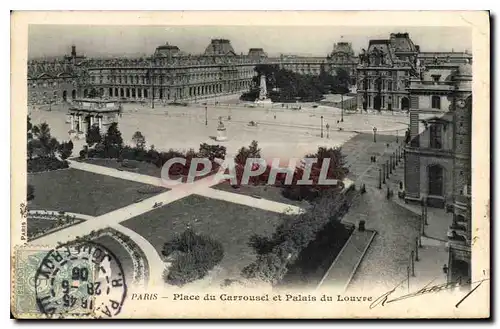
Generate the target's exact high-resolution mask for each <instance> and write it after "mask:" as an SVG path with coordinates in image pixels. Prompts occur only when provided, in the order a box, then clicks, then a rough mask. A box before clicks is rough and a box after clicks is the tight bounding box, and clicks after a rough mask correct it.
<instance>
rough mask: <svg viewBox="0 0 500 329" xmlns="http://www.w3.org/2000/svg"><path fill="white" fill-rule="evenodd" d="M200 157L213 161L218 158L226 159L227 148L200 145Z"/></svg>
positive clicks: (205, 144)
mask: <svg viewBox="0 0 500 329" xmlns="http://www.w3.org/2000/svg"><path fill="white" fill-rule="evenodd" d="M198 157H200V158H208V159H209V160H211V161H213V160H214V159H216V158H217V159H224V158H225V157H226V147H225V146H221V145H209V144H207V143H203V144H200V151H199V152H198Z"/></svg>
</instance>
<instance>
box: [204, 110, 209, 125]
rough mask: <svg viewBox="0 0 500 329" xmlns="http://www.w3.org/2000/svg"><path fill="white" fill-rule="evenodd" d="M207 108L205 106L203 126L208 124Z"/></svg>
mask: <svg viewBox="0 0 500 329" xmlns="http://www.w3.org/2000/svg"><path fill="white" fill-rule="evenodd" d="M207 111H208V109H207V107H206V106H205V126H208V112H207Z"/></svg>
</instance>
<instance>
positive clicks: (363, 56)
mask: <svg viewBox="0 0 500 329" xmlns="http://www.w3.org/2000/svg"><path fill="white" fill-rule="evenodd" d="M359 62H360V64H363V65H365V64H366V65H370V58H369V57H368V55H367V54H366V50H365V49H364V48H363V49H362V50H361V54H359Z"/></svg>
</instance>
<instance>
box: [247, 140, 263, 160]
mask: <svg viewBox="0 0 500 329" xmlns="http://www.w3.org/2000/svg"><path fill="white" fill-rule="evenodd" d="M248 150H249V153H250V157H252V158H260V157H261V156H260V148H259V143H257V141H256V140H253V141H252V143H250V147H249V149H248Z"/></svg>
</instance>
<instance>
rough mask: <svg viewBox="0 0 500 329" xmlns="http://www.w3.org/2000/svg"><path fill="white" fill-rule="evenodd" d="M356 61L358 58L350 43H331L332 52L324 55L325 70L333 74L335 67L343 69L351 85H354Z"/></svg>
mask: <svg viewBox="0 0 500 329" xmlns="http://www.w3.org/2000/svg"><path fill="white" fill-rule="evenodd" d="M358 62H359V59H358V57H357V56H356V55H355V54H354V50H353V49H352V45H351V43H349V42H338V43H336V44H334V45H333V50H332V52H331V53H330V54H329V55H328V56H327V57H326V68H327V70H326V71H327V72H329V73H330V74H332V75H335V74H336V70H337V69H343V70H345V71H346V72H347V74H349V77H350V83H351V85H355V84H356V70H357V66H358Z"/></svg>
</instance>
